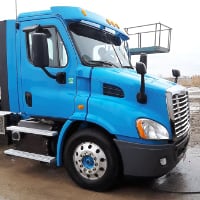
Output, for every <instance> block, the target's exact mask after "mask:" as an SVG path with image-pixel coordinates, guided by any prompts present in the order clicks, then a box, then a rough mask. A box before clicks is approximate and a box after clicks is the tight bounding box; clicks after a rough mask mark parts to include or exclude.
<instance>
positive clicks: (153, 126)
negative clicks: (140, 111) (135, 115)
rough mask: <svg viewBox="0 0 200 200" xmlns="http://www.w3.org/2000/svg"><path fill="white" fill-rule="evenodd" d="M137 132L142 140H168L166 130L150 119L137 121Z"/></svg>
mask: <svg viewBox="0 0 200 200" xmlns="http://www.w3.org/2000/svg"><path fill="white" fill-rule="evenodd" d="M136 125H137V130H138V133H139V135H140V137H141V138H142V139H150V140H164V139H169V133H168V131H167V129H166V128H165V127H164V126H162V125H161V124H159V123H157V122H155V121H153V120H150V119H138V120H137V121H136Z"/></svg>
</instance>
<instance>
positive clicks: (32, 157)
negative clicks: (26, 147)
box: [4, 149, 56, 164]
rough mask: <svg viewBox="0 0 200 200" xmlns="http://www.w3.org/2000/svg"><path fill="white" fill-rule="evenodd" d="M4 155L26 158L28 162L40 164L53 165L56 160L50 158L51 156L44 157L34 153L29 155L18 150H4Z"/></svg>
mask: <svg viewBox="0 0 200 200" xmlns="http://www.w3.org/2000/svg"><path fill="white" fill-rule="evenodd" d="M4 153H5V154H6V155H9V156H17V157H21V158H27V159H30V160H36V161H40V162H44V163H48V164H53V163H55V160H56V159H55V157H52V156H46V155H41V154H36V153H29V152H26V151H19V150H15V149H8V150H5V151H4Z"/></svg>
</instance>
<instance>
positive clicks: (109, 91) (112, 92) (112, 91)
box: [103, 83, 124, 98]
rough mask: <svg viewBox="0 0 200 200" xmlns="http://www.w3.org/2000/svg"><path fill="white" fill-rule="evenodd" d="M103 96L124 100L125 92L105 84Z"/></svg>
mask: <svg viewBox="0 0 200 200" xmlns="http://www.w3.org/2000/svg"><path fill="white" fill-rule="evenodd" d="M103 94H104V95H107V96H112V97H118V98H124V92H123V90H122V89H121V88H120V87H118V86H115V85H110V84H107V83H104V84H103Z"/></svg>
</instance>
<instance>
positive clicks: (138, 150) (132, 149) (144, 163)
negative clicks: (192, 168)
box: [114, 134, 189, 177]
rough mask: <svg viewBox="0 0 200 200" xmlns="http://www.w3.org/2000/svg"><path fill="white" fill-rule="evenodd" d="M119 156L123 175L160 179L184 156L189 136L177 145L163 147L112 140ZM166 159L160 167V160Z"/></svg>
mask: <svg viewBox="0 0 200 200" xmlns="http://www.w3.org/2000/svg"><path fill="white" fill-rule="evenodd" d="M114 141H115V143H116V145H117V147H118V149H119V152H120V154H121V158H122V162H123V169H124V175H131V176H137V177H160V176H162V175H164V174H166V173H168V172H169V171H170V170H171V169H173V168H174V167H175V166H176V164H177V163H178V162H179V161H180V160H181V158H182V157H183V156H184V154H185V151H186V147H187V144H188V142H189V134H188V135H187V136H186V137H185V138H184V139H183V140H181V141H180V142H179V143H173V144H164V145H146V144H135V143H129V142H125V141H120V140H114ZM162 158H166V161H167V162H166V164H165V165H162V164H161V162H160V159H162Z"/></svg>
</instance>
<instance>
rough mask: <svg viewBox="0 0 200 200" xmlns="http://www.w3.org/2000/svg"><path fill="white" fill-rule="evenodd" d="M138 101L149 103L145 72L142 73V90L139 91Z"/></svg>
mask: <svg viewBox="0 0 200 200" xmlns="http://www.w3.org/2000/svg"><path fill="white" fill-rule="evenodd" d="M137 101H138V102H139V103H141V104H146V103H147V95H146V94H145V82H144V74H141V86H140V92H139V93H137Z"/></svg>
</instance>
